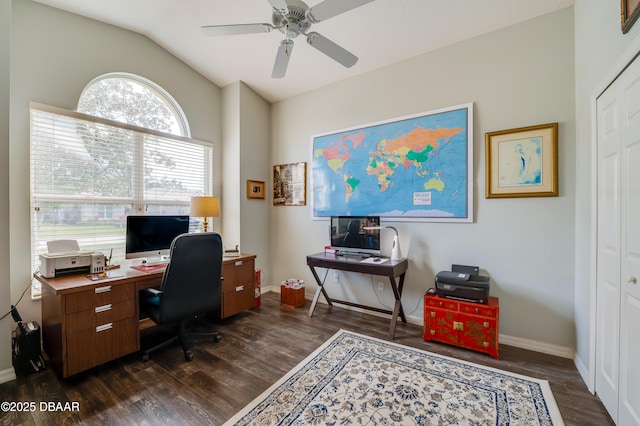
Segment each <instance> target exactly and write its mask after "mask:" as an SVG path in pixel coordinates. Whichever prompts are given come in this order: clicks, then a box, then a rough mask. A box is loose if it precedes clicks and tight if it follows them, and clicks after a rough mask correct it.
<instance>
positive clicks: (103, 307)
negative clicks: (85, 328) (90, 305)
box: [95, 303, 111, 314]
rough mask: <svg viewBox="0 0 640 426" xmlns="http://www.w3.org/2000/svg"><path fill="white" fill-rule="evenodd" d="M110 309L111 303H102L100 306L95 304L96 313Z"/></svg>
mask: <svg viewBox="0 0 640 426" xmlns="http://www.w3.org/2000/svg"><path fill="white" fill-rule="evenodd" d="M110 310H111V303H109V304H108V305H102V306H96V309H95V311H96V314H97V313H100V312H105V311H110Z"/></svg>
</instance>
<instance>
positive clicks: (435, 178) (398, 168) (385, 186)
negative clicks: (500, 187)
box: [311, 103, 473, 222]
mask: <svg viewBox="0 0 640 426" xmlns="http://www.w3.org/2000/svg"><path fill="white" fill-rule="evenodd" d="M312 145H313V147H312V160H311V167H312V170H311V187H312V197H311V198H312V204H313V216H314V218H322V217H328V216H345V215H351V216H367V215H372V216H381V217H388V218H393V219H394V220H414V221H429V222H472V221H473V170H472V167H473V104H472V103H468V104H463V105H457V106H452V107H448V108H442V109H439V110H435V111H429V112H424V113H420V114H415V115H410V116H405V117H399V118H394V119H390V120H386V121H381V122H377V123H371V124H366V125H363V126H359V127H354V128H350V129H344V130H340V131H335V132H331V133H325V134H320V135H316V136H313V137H312Z"/></svg>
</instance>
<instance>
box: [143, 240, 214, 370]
mask: <svg viewBox="0 0 640 426" xmlns="http://www.w3.org/2000/svg"><path fill="white" fill-rule="evenodd" d="M221 273H222V239H221V238H220V235H219V234H216V233H213V232H205V233H199V234H182V235H179V236H177V237H176V238H175V240H173V243H172V244H171V261H170V262H169V264H168V265H167V268H166V270H165V271H164V274H163V276H162V283H161V285H160V288H159V289H155V288H149V289H145V290H142V291H141V292H140V310H141V312H143V313H145V314H146V315H148V316H149V318H151V319H152V320H153V321H154V322H155V323H156V324H159V325H163V324H170V323H176V322H177V323H178V335H177V336H174V337H172V338H171V339H169V340H167V341H166V342H163V343H161V344H159V345H157V346H154V347H152V348H150V349H147V350H145V351H144V353H143V355H142V359H143V360H144V361H147V360H148V359H149V354H150V353H152V352H155V351H157V350H158V349H162V348H164V347H166V346H168V345H170V344H173V343H175V342H177V341H180V343H181V344H182V349H183V350H184V357H185V359H186V360H187V361H191V359H193V352H191V349H190V347H189V337H191V336H208V337H213V338H214V339H215V341H216V342H217V341H219V340H220V338H221V336H220V335H219V334H218V333H216V332H211V333H192V332H188V331H187V322H189V321H190V320H192V319H194V318H196V317H197V316H198V315H201V314H204V313H207V312H219V311H220V282H221V280H222V279H223V278H222V277H221Z"/></svg>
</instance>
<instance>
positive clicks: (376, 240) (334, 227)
mask: <svg viewBox="0 0 640 426" xmlns="http://www.w3.org/2000/svg"><path fill="white" fill-rule="evenodd" d="M368 226H380V216H331V227H330V233H331V248H333V249H336V250H338V254H340V253H347V254H364V255H367V254H369V255H371V254H372V255H379V254H380V230H379V229H364V228H365V227H368Z"/></svg>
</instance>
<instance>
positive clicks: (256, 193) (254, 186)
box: [247, 180, 265, 199]
mask: <svg viewBox="0 0 640 426" xmlns="http://www.w3.org/2000/svg"><path fill="white" fill-rule="evenodd" d="M264 194H265V189H264V182H261V181H259V180H248V181H247V198H261V199H264V196H265V195H264Z"/></svg>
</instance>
